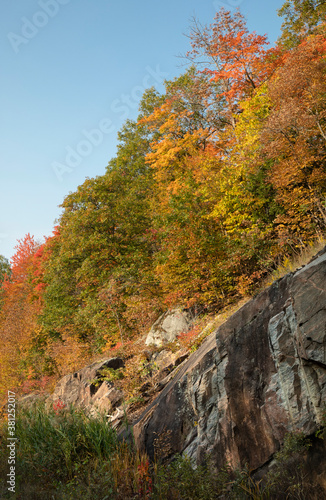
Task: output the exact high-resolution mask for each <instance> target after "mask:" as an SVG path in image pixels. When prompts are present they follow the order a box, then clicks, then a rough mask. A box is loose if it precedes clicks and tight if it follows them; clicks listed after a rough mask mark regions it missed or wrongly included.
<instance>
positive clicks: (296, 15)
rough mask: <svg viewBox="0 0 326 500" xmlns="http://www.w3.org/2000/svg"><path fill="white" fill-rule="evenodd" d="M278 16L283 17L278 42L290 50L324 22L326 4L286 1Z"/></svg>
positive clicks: (315, 1) (312, 0)
mask: <svg viewBox="0 0 326 500" xmlns="http://www.w3.org/2000/svg"><path fill="white" fill-rule="evenodd" d="M278 15H279V16H281V17H284V22H283V24H282V30H283V31H282V35H281V37H280V42H281V43H283V44H284V45H285V47H286V48H292V47H295V46H296V45H298V44H299V43H300V42H301V41H302V40H303V39H304V37H306V36H307V35H309V34H311V33H313V32H314V29H315V28H316V26H317V25H318V24H319V23H321V22H323V21H325V15H326V4H325V2H324V1H323V0H286V2H285V3H284V4H283V6H282V7H281V9H279V11H278Z"/></svg>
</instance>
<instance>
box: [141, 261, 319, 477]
mask: <svg viewBox="0 0 326 500" xmlns="http://www.w3.org/2000/svg"><path fill="white" fill-rule="evenodd" d="M325 402H326V253H325V251H324V252H323V253H321V254H320V255H319V256H318V258H316V259H314V260H313V261H312V262H311V263H310V264H309V265H307V266H305V267H303V268H302V269H300V270H299V271H297V272H296V273H294V274H289V275H287V276H285V277H284V278H282V279H281V280H278V281H277V282H276V283H274V284H273V285H272V286H271V287H269V288H268V289H267V290H265V291H264V292H262V293H261V294H260V295H258V296H257V297H256V298H254V299H252V300H250V301H249V302H248V303H247V304H245V305H244V306H243V307H242V308H241V309H240V310H239V311H237V312H236V313H235V314H234V315H233V316H231V317H230V318H229V319H228V320H227V321H226V322H225V323H224V324H223V325H222V326H220V327H219V328H218V329H217V330H216V331H214V332H213V333H212V334H211V335H210V336H209V337H208V338H207V339H206V341H205V342H204V343H203V344H202V346H201V347H200V348H199V349H198V350H197V351H196V352H195V353H193V354H192V355H191V356H190V358H189V359H188V360H187V361H186V362H185V363H184V364H183V365H181V368H180V370H179V372H178V373H177V374H176V376H174V377H173V379H172V380H170V381H169V382H168V383H167V384H166V385H165V386H164V387H163V389H162V391H161V392H160V394H159V395H158V396H157V398H156V399H155V400H154V401H153V402H152V403H151V404H150V405H149V406H148V407H147V409H146V410H145V411H144V413H143V414H142V415H141V416H140V417H139V419H138V420H137V421H136V422H134V427H133V430H134V436H135V441H136V444H137V445H138V447H139V448H142V449H144V450H146V451H147V453H148V454H149V455H150V456H151V457H154V455H155V451H156V450H155V446H156V444H155V443H156V436H158V435H164V434H165V435H167V436H172V437H171V439H170V443H169V446H167V447H166V449H168V450H169V454H170V456H172V455H174V454H175V453H182V452H184V453H187V455H188V456H190V457H192V458H194V459H195V460H196V462H197V463H201V462H203V461H204V459H205V456H206V454H210V455H211V457H212V458H213V460H214V462H215V464H216V466H217V467H219V466H223V465H224V464H225V463H226V462H228V463H229V464H230V465H231V466H233V467H243V466H244V465H245V464H247V465H248V466H249V468H250V469H257V468H259V467H262V466H263V465H264V464H266V463H267V462H268V461H269V460H270V459H271V457H272V456H273V454H274V453H275V452H276V451H278V449H279V448H280V446H281V444H282V442H283V439H284V436H285V434H286V433H287V432H289V431H297V430H299V431H302V432H304V433H305V434H306V435H310V434H311V433H313V432H315V431H316V430H317V429H318V426H319V424H320V423H321V419H322V414H323V408H324V405H325Z"/></svg>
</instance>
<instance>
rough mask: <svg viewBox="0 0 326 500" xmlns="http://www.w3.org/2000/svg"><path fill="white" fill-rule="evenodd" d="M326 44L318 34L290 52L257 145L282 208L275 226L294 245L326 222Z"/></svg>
mask: <svg viewBox="0 0 326 500" xmlns="http://www.w3.org/2000/svg"><path fill="white" fill-rule="evenodd" d="M325 40H326V39H325V36H324V35H322V34H320V35H316V36H313V37H310V38H308V40H306V41H304V42H302V44H300V45H299V46H298V47H297V48H295V49H293V50H292V51H291V52H290V53H289V54H288V56H287V58H286V60H285V62H284V64H283V65H282V66H281V67H280V68H279V69H278V71H277V73H276V74H275V77H274V78H273V79H272V80H271V81H270V82H269V85H268V92H269V96H270V99H271V102H272V106H271V111H270V114H269V117H268V119H267V120H266V123H265V125H264V128H263V130H262V135H261V142H262V144H263V145H264V149H263V154H264V155H265V157H267V158H269V159H270V161H272V168H271V171H270V177H269V178H270V182H271V183H272V184H273V186H274V188H275V189H276V192H277V197H276V198H277V201H278V202H279V203H280V204H281V205H282V207H283V208H284V213H283V214H281V215H279V216H278V217H277V219H276V220H275V222H276V223H277V225H278V230H279V233H280V235H283V236H282V239H283V240H284V242H288V243H289V244H291V243H292V245H293V246H294V247H295V246H296V245H302V244H304V242H305V241H307V239H309V238H311V237H312V236H313V235H314V234H316V233H318V232H321V231H323V228H324V227H325V222H326V213H325V205H324V199H325V188H326V184H325V181H326V171H325V140H326V134H325V125H326V121H325V120H326V108H325V99H324V96H325V90H326V87H325V70H326V67H325V53H326V41H325Z"/></svg>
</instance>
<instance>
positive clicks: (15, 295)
mask: <svg viewBox="0 0 326 500" xmlns="http://www.w3.org/2000/svg"><path fill="white" fill-rule="evenodd" d="M37 248H38V243H37V242H36V241H35V239H34V237H33V236H31V235H30V234H27V235H26V236H25V237H24V238H23V239H21V240H19V241H18V243H17V245H16V247H15V249H16V253H15V254H14V256H13V257H12V259H11V276H10V280H9V279H8V278H7V279H6V278H5V281H4V283H3V307H2V309H1V312H0V338H1V354H0V357H1V374H0V377H1V378H0V386H1V390H2V391H5V390H8V389H9V388H10V387H15V388H18V387H19V385H20V384H21V383H22V381H23V380H24V379H26V377H27V376H28V375H30V376H34V375H35V373H36V372H37V371H38V369H39V366H37V363H34V361H35V359H32V358H33V349H32V347H33V339H34V336H35V335H37V332H38V325H37V317H38V314H39V313H40V308H39V303H38V301H36V300H34V298H33V291H34V285H33V256H34V254H35V252H36V250H37Z"/></svg>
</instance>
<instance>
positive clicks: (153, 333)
mask: <svg viewBox="0 0 326 500" xmlns="http://www.w3.org/2000/svg"><path fill="white" fill-rule="evenodd" d="M192 321H193V317H192V315H191V313H190V312H189V311H187V310H182V309H173V310H171V311H167V312H166V313H165V314H162V316H160V317H159V318H158V320H157V321H155V323H154V325H153V326H152V328H151V329H150V332H149V334H148V336H147V338H146V341H145V344H146V345H155V346H161V345H162V344H164V343H166V342H173V341H174V340H175V339H176V338H177V335H179V334H180V333H182V332H187V331H188V330H189V329H190V327H191V324H192Z"/></svg>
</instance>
